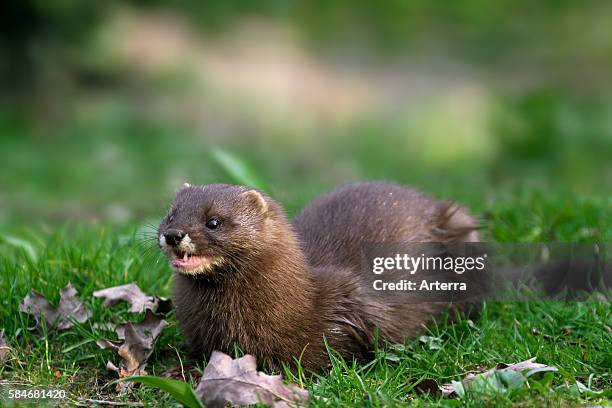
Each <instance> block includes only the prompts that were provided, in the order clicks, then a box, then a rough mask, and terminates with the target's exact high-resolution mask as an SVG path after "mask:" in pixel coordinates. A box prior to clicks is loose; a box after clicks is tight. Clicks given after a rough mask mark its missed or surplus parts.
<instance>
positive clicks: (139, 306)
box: [93, 282, 171, 314]
mask: <svg viewBox="0 0 612 408" xmlns="http://www.w3.org/2000/svg"><path fill="white" fill-rule="evenodd" d="M93 295H94V297H99V298H102V299H104V303H103V305H104V306H113V305H115V304H117V303H119V302H122V301H123V302H128V303H129V304H130V308H129V309H128V311H129V312H133V313H140V312H144V311H146V310H152V311H153V312H159V313H163V314H166V313H168V311H170V309H171V303H170V300H169V299H166V298H163V297H159V296H147V295H146V294H145V293H144V292H143V291H142V290H140V288H139V287H138V285H136V284H135V283H133V282H132V283H128V284H127V285H120V286H114V287H112V288H106V289H102V290H97V291H95V292H94V293H93Z"/></svg>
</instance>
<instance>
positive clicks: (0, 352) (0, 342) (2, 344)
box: [0, 329, 11, 367]
mask: <svg viewBox="0 0 612 408" xmlns="http://www.w3.org/2000/svg"><path fill="white" fill-rule="evenodd" d="M10 352H11V348H10V347H9V345H8V343H7V342H6V337H4V329H2V330H0V367H3V366H4V363H6V362H7V361H8V358H9V353H10Z"/></svg>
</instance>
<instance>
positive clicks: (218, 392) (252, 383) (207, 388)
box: [196, 351, 308, 408]
mask: <svg viewBox="0 0 612 408" xmlns="http://www.w3.org/2000/svg"><path fill="white" fill-rule="evenodd" d="M196 394H197V395H198V397H199V398H200V399H201V400H202V402H204V405H205V406H206V407H208V408H214V407H225V406H226V405H228V404H230V405H252V404H257V403H263V404H268V405H272V406H274V407H287V406H302V405H303V404H304V402H305V401H306V400H307V399H308V391H306V390H304V389H302V388H299V387H298V386H297V385H293V384H287V385H286V384H284V383H283V380H282V377H281V376H280V375H267V374H264V373H262V372H258V371H257V363H256V361H255V357H253V356H251V355H246V356H244V357H241V358H238V359H235V360H233V359H232V358H231V357H230V356H228V355H227V354H223V353H221V352H219V351H214V352H213V354H212V356H211V357H210V361H209V363H208V365H207V366H206V369H205V370H204V374H202V379H201V380H200V383H199V384H198V387H197V388H196Z"/></svg>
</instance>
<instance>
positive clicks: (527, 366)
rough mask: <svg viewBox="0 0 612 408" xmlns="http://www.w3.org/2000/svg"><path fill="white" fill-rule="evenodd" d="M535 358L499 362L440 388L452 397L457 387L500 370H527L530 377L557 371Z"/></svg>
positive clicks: (521, 371) (465, 385)
mask: <svg viewBox="0 0 612 408" xmlns="http://www.w3.org/2000/svg"><path fill="white" fill-rule="evenodd" d="M535 359H536V358H535V357H533V358H530V359H529V360H525V361H521V362H519V363H514V364H505V363H499V364H497V365H496V366H495V367H493V368H490V369H488V370H486V371H483V372H476V373H470V374H468V375H467V376H465V378H464V379H463V380H461V382H460V383H459V382H455V383H448V384H443V385H441V386H440V387H439V388H440V391H441V393H442V395H443V396H445V397H452V396H454V395H455V394H456V393H457V392H458V391H459V390H457V387H459V388H461V387H463V389H468V388H469V387H470V386H471V385H472V383H473V382H474V380H476V379H477V378H479V377H484V378H486V377H491V376H492V375H493V374H495V373H498V372H503V371H514V372H515V373H523V372H525V371H527V373H526V374H525V377H529V376H530V375H531V374H534V373H536V372H541V371H557V368H555V367H551V366H548V365H546V364H540V363H536V362H535ZM459 392H460V391H459Z"/></svg>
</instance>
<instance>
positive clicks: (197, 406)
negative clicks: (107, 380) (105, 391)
mask: <svg viewBox="0 0 612 408" xmlns="http://www.w3.org/2000/svg"><path fill="white" fill-rule="evenodd" d="M123 381H133V382H137V383H141V384H145V385H148V386H150V387H154V388H158V389H160V390H163V391H166V392H167V393H168V394H170V395H171V396H172V398H174V399H175V400H177V401H178V402H180V403H181V404H183V405H184V406H186V407H187V408H204V404H202V402H201V401H200V399H199V398H198V396H197V395H196V393H195V391H194V390H193V388H191V385H189V384H188V383H186V382H183V381H178V380H171V379H169V378H161V377H154V376H148V375H145V376H134V377H126V378H122V379H120V380H117V381H114V382H113V383H118V382H123ZM111 384H112V383H111Z"/></svg>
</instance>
